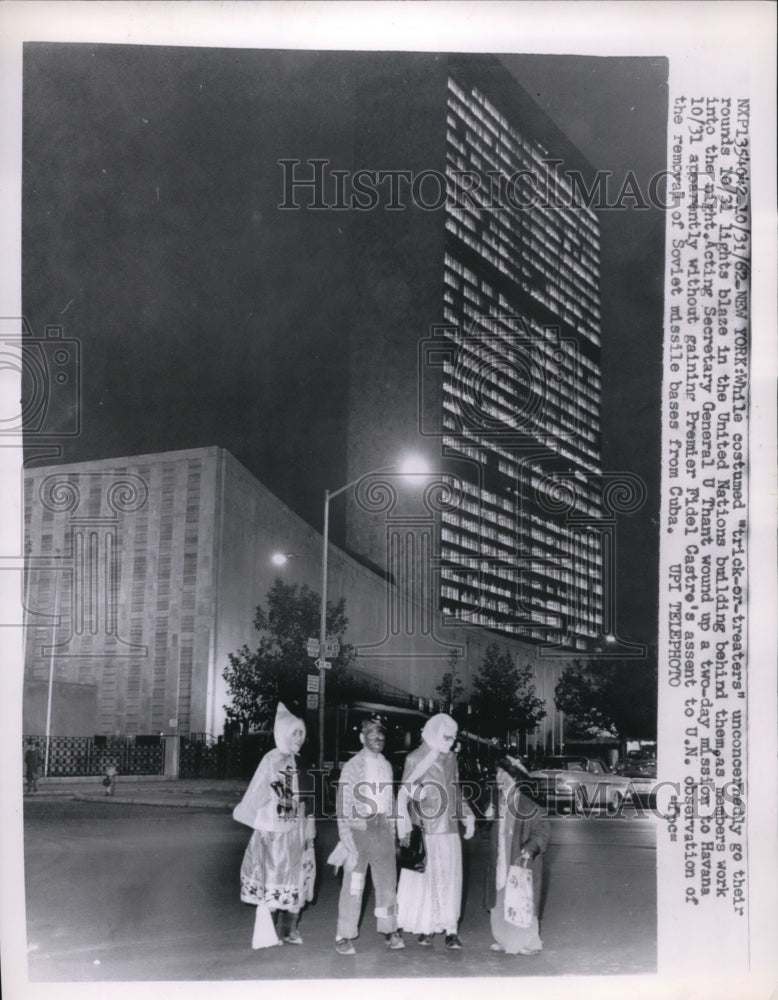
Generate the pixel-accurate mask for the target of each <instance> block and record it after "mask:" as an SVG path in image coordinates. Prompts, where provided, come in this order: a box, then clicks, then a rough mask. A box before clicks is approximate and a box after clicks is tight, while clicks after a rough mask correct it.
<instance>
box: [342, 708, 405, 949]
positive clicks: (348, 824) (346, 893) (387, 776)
mask: <svg viewBox="0 0 778 1000" xmlns="http://www.w3.org/2000/svg"><path fill="white" fill-rule="evenodd" d="M359 740H360V742H361V744H362V749H361V750H360V751H359V753H358V754H356V756H354V757H352V758H351V760H349V761H347V762H346V764H344V766H343V770H342V772H341V775H340V781H339V784H338V792H337V806H336V815H337V819H338V835H339V837H340V842H339V844H338V846H337V847H336V848H335V851H333V853H332V854H331V855H330V859H329V860H330V861H331V863H333V864H335V865H336V870H337V867H339V865H340V864H341V863H342V864H343V883H342V885H341V890H340V897H339V899H338V925H337V930H336V933H335V951H337V952H338V954H339V955H353V954H355V951H356V949H355V948H354V945H353V939H354V938H355V937H357V936H358V934H359V917H360V913H361V910H362V894H363V892H364V888H365V876H366V875H367V869H368V867H369V868H370V874H371V877H372V880H373V888H374V889H375V909H374V911H373V912H374V914H375V917H376V925H377V930H378V933H379V934H383V935H384V937H385V939H386V946H387V948H389V949H390V950H392V951H398V950H400V949H401V948H404V947H405V942H404V941H403V939H402V935H401V934H400V933H399V932H398V930H397V860H396V846H395V841H396V822H395V817H394V792H393V784H392V766H391V764H390V763H389V761H388V760H387V759H386V757H384V755H383V753H382V751H383V749H384V744H385V742H386V731H385V729H384V724H383V722H381V720H380V719H377V718H373V719H366V720H365V721H364V722H363V723H362V732H361V733H360V734H359ZM344 853H345V856H344Z"/></svg>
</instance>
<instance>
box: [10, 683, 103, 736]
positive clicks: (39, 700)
mask: <svg viewBox="0 0 778 1000" xmlns="http://www.w3.org/2000/svg"><path fill="white" fill-rule="evenodd" d="M48 694H49V686H48V684H47V683H43V682H41V681H25V682H24V695H23V697H24V702H23V711H22V732H23V733H24V735H25V736H45V735H46V712H47V705H48ZM96 725H97V687H96V685H94V684H69V683H67V682H66V681H55V682H54V684H53V685H52V697H51V730H50V735H51V736H92V735H93V734H94V733H96V732H97V730H96Z"/></svg>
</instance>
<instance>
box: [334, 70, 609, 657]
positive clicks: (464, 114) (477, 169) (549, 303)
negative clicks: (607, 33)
mask: <svg viewBox="0 0 778 1000" xmlns="http://www.w3.org/2000/svg"><path fill="white" fill-rule="evenodd" d="M414 87H415V81H414V80H413V79H409V78H408V77H404V78H403V81H402V83H401V84H400V83H396V84H395V91H399V92H401V96H402V97H403V98H404V99H399V98H398V99H397V100H396V101H395V102H394V103H393V106H392V108H391V109H390V110H389V111H387V114H388V115H389V120H388V121H386V120H385V119H384V118H382V126H383V127H382V128H381V130H380V132H377V131H370V130H365V134H364V136H361V138H362V145H361V146H360V147H359V154H360V155H361V157H362V160H363V161H364V162H368V163H371V162H382V163H384V162H386V163H389V164H390V165H391V166H398V165H399V163H400V160H399V159H398V158H397V153H396V143H395V138H394V137H395V135H396V134H397V133H396V132H395V127H396V129H397V131H398V132H400V131H401V132H402V134H403V136H404V138H407V139H408V142H407V149H408V150H409V151H410V152H409V153H408V154H407V157H406V160H404V161H402V162H403V164H404V166H405V167H406V173H407V174H408V176H409V177H411V178H415V179H417V180H418V179H419V178H422V177H424V174H425V170H426V175H427V176H426V181H427V188H426V189H425V187H424V184H423V183H421V182H420V183H417V184H415V186H414V187H413V190H414V191H415V192H416V202H415V204H414V205H413V206H409V207H408V209H407V210H406V211H405V212H404V213H400V212H398V213H397V216H395V217H392V218H390V219H388V220H387V219H386V218H385V216H387V215H389V213H388V212H384V213H383V216H382V217H381V218H380V219H379V220H378V221H377V220H376V219H375V218H366V219H357V220H356V221H355V222H354V223H353V225H352V234H353V239H354V241H355V244H356V245H357V246H359V248H360V261H359V264H358V270H357V274H358V277H359V285H360V287H361V288H364V289H365V293H364V298H363V302H364V305H365V308H364V313H365V321H364V325H363V326H361V327H360V329H359V331H358V332H357V333H356V334H355V335H354V337H353V338H352V350H351V365H352V367H351V378H350V397H349V433H348V446H349V456H348V460H349V466H348V471H349V474H350V475H351V476H355V475H359V473H360V472H362V471H365V470H369V469H370V467H371V460H372V464H375V463H374V459H375V455H376V452H377V451H378V453H379V454H382V456H383V457H384V458H385V459H391V450H392V443H393V442H398V443H399V442H403V444H405V446H406V447H408V446H410V447H412V448H414V449H419V450H421V451H422V452H424V453H425V454H426V456H427V458H428V461H429V462H430V464H431V466H432V467H433V468H434V469H435V470H436V474H437V476H438V479H439V480H440V490H439V504H438V508H439V509H438V510H437V512H436V517H435V528H434V531H432V532H431V533H430V534H429V537H428V542H427V547H428V551H429V556H430V560H431V561H430V566H429V568H425V567H424V566H422V565H420V564H419V563H418V562H417V564H416V569H415V573H416V576H417V577H418V578H419V579H423V578H425V577H426V576H431V578H432V579H433V580H434V583H433V591H434V593H433V594H432V595H431V597H430V600H431V601H432V602H433V603H435V605H436V609H439V610H441V611H442V612H443V615H444V620H446V621H450V622H452V623H454V622H459V623H462V624H468V625H475V626H479V627H485V628H488V629H492V630H495V631H496V632H498V633H501V634H504V635H513V636H516V637H520V638H522V639H525V640H528V641H530V642H533V643H537V644H538V645H539V646H540V647H542V649H543V650H544V651H545V653H546V654H547V655H552V656H555V655H559V654H560V653H561V652H564V651H577V652H579V653H581V654H584V655H585V654H586V652H587V651H590V650H592V649H593V648H594V646H595V644H596V643H597V642H598V641H601V640H602V637H603V635H604V634H605V633H606V632H607V631H608V628H609V621H610V619H611V618H612V615H611V614H610V609H609V608H608V607H606V604H607V602H608V599H609V596H612V595H608V594H607V593H606V591H607V586H608V574H607V567H606V566H604V562H603V560H604V556H605V557H607V554H608V552H607V545H608V539H609V538H610V534H609V533H610V530H611V527H612V513H613V512H607V513H606V514H604V513H603V501H602V492H603V478H602V462H601V447H600V392H601V382H600V252H599V226H598V220H597V214H596V212H595V211H594V209H593V208H592V207H590V206H589V205H587V204H586V202H585V201H584V200H583V199H582V198H581V193H582V191H584V190H586V189H588V187H587V186H588V185H590V184H591V183H592V177H593V169H592V168H591V166H590V165H589V164H588V163H586V161H585V160H584V159H583V158H582V157H581V155H580V154H579V153H578V152H577V151H576V150H575V149H574V148H573V147H572V145H571V143H570V142H569V140H568V139H567V138H566V137H565V136H564V135H562V134H561V133H560V132H559V130H558V129H556V127H555V126H554V125H553V124H552V123H551V122H550V121H549V120H548V118H547V117H546V116H545V115H544V114H543V113H542V112H541V111H540V110H539V109H538V108H537V106H536V105H534V103H533V102H532V101H531V100H530V99H529V98H528V96H527V95H526V94H525V93H524V92H523V91H522V90H521V88H520V87H518V85H517V84H516V82H515V81H514V80H513V79H512V78H511V77H510V76H509V75H508V74H507V73H506V72H505V70H504V69H503V68H502V67H501V66H500V65H499V64H498V63H497V61H496V60H493V59H490V58H488V57H455V56H449V57H441V58H440V59H439V60H437V61H436V62H435V64H434V67H433V68H432V70H431V73H430V75H429V76H428V78H427V79H426V81H425V94H426V95H427V99H426V100H425V101H422V102H420V103H419V104H418V105H416V104H414V102H413V101H412V100H411V99H410V94H411V93H412V92H413V91H414ZM430 93H434V95H435V98H434V101H433V100H432V99H431V98H430V97H429V94H430ZM371 99H372V96H371ZM422 132H423V133H424V138H423V139H422V138H419V135H420V133H422ZM392 154H394V158H392ZM443 177H444V178H445V184H444V185H443V186H442V185H441V178H443ZM409 183H410V184H414V181H410V182H409ZM436 185H437V187H436ZM441 187H443V191H444V195H443V196H442V197H441V198H439V199H438V200H437V201H436V202H435V204H436V205H437V207H438V210H432V209H431V208H430V205H431V203H432V202H431V201H430V200H429V199H431V198H434V197H435V193H436V191H440V190H441ZM423 198H427V199H428V200H427V201H426V202H425V203H424V204H425V205H426V206H427V210H426V211H425V210H423V209H422V207H421V206H420V204H419V202H420V200H421V199H423ZM387 261H388V262H389V267H388V268H386V266H385V265H386V263H387ZM387 272H388V273H387ZM397 446H398V445H397V444H395V447H397ZM406 514H407V515H408V516H409V517H411V520H412V514H411V512H410V511H406ZM604 537H605V541H604V540H603V539H604ZM346 545H347V547H348V548H349V549H350V550H352V551H354V552H357V553H360V554H363V555H367V556H368V557H369V558H370V559H371V561H372V562H373V563H375V564H376V565H378V566H381V567H384V568H388V569H389V570H390V571H391V572H396V568H397V566H396V563H397V559H396V548H397V547H396V544H395V545H394V547H393V543H392V540H391V538H390V537H389V536H388V535H387V534H386V532H382V531H381V529H380V526H377V525H376V522H375V519H374V518H373V516H372V511H371V510H369V509H366V505H356V506H354V507H352V508H350V510H349V512H348V514H347V535H346ZM420 548H421V545H420V543H419V542H418V541H417V543H416V549H417V555H418V550H419V549H420ZM393 553H394V556H393ZM405 558H406V560H407V554H406V556H405Z"/></svg>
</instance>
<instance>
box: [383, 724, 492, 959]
mask: <svg viewBox="0 0 778 1000" xmlns="http://www.w3.org/2000/svg"><path fill="white" fill-rule="evenodd" d="M421 736H422V742H421V745H420V746H419V747H417V749H416V750H413V751H411V753H409V754H408V757H407V758H406V761H405V769H404V771H403V779H402V782H401V785H400V789H399V792H398V797H397V813H398V830H397V832H398V835H399V837H400V839H401V843H403V844H404V845H407V844H408V843H409V842H410V830H411V823H412V818H411V811H412V810H415V811H416V813H417V814H418V816H419V817H420V825H421V827H422V830H423V832H424V843H425V848H426V864H425V868H424V871H423V872H417V871H411V870H407V869H403V871H402V872H401V873H400V882H399V885H398V887H397V909H398V919H399V925H400V927H401V928H402V929H403V930H404V931H406V932H408V933H411V934H417V935H418V942H419V944H420V945H422V946H423V947H430V946H431V945H432V943H433V936H434V935H435V934H439V933H445V935H446V938H445V943H446V947H447V948H450V949H459V948H461V947H462V942H461V941H460V940H459V935H458V928H459V913H460V908H461V906H462V843H461V841H460V838H459V823H462V824H463V825H464V827H465V839H466V840H469V839H470V837H472V836H473V833H474V832H475V816H474V815H473V811H472V809H471V808H470V806H469V805H468V804H467V802H466V801H465V800H464V798H463V796H462V789H461V787H460V785H459V772H458V767H457V758H456V755H455V754H454V753H453V752H452V747H453V746H454V743H455V741H456V736H457V724H456V722H455V721H454V720H453V719H452V718H451V716H449V715H446V714H444V713H442V712H441V713H440V714H439V715H434V716H433V717H432V718H431V719H429V720H428V721H427V723H426V724H425V726H424V729H423V730H422V734H421Z"/></svg>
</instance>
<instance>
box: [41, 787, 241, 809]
mask: <svg viewBox="0 0 778 1000" xmlns="http://www.w3.org/2000/svg"><path fill="white" fill-rule="evenodd" d="M55 799H66V800H69V801H71V802H100V803H103V804H104V805H124V806H157V807H161V808H173V809H210V810H212V811H213V810H216V811H218V812H229V813H231V812H232V810H233V809H234V808H235V806H236V804H237V803H236V802H224V801H223V800H221V799H200V800H194V801H189V800H181V799H177V800H176V799H171V800H169V801H167V800H161V799H146V798H138V797H135V796H133V797H131V798H127V797H124V796H121V797H117V796H113V795H105V794H103V795H92V794H89V793H87V792H52V793H48V794H47V793H45V792H44V793H40V792H37V793H36V795H35V797H34V798H33V797H32V796H29V797H27V798H25V800H24V801H25V802H28V801H31V802H44V801H47V800H48V801H50V800H55Z"/></svg>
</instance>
